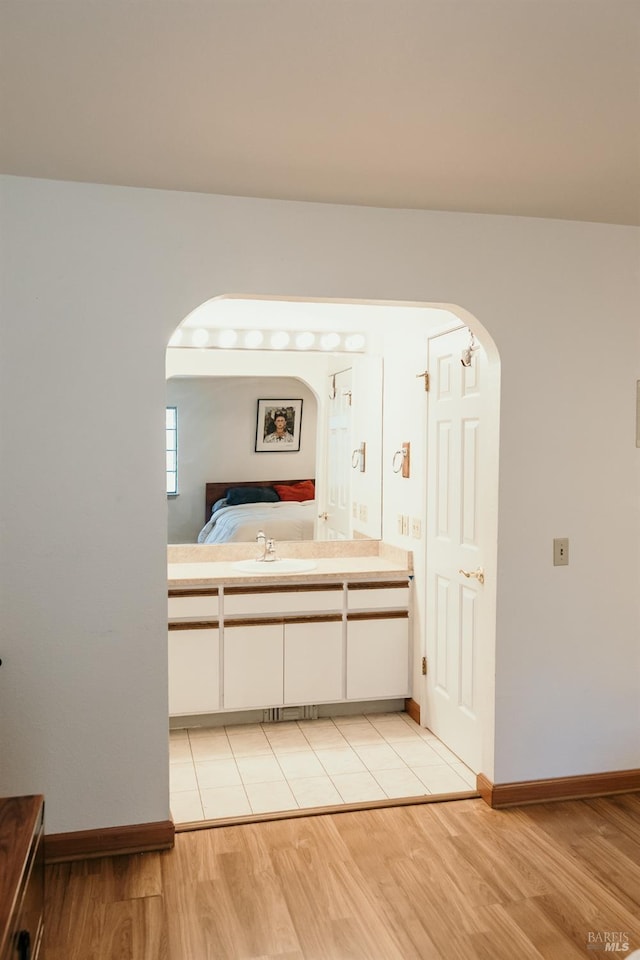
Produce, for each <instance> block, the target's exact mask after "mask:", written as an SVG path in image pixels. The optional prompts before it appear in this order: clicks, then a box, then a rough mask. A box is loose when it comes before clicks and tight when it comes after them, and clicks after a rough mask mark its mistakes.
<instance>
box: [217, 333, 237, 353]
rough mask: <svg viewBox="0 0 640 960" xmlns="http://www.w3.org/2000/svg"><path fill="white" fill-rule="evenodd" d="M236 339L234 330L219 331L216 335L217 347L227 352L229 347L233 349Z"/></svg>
mask: <svg viewBox="0 0 640 960" xmlns="http://www.w3.org/2000/svg"><path fill="white" fill-rule="evenodd" d="M237 339H238V334H237V333H236V331H235V330H221V331H220V333H219V334H218V346H219V347H222V348H223V350H228V349H229V347H235V345H236V341H237Z"/></svg>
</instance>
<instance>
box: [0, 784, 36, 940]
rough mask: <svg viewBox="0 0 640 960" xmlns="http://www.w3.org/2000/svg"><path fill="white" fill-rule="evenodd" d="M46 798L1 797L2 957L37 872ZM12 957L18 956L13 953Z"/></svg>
mask: <svg viewBox="0 0 640 960" xmlns="http://www.w3.org/2000/svg"><path fill="white" fill-rule="evenodd" d="M43 810H44V796H43V795H42V794H39V793H36V794H28V795H26V796H12V797H0V956H1V957H5V956H8V955H9V954H8V952H7V945H8V943H9V939H10V938H11V936H12V930H13V927H12V923H13V922H14V921H15V919H16V916H17V911H18V908H19V905H20V900H21V897H22V896H23V895H24V889H25V887H24V884H25V883H26V882H28V878H29V874H30V872H31V870H32V869H33V864H34V857H36V856H37V854H36V844H37V842H38V841H37V838H38V836H39V834H40V832H41V830H42V818H43ZM11 955H12V956H13V955H14V953H13V951H11Z"/></svg>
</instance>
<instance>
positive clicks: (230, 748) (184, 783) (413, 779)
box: [170, 713, 476, 824]
mask: <svg viewBox="0 0 640 960" xmlns="http://www.w3.org/2000/svg"><path fill="white" fill-rule="evenodd" d="M170 757H171V813H172V816H173V819H174V822H175V823H176V824H181V823H192V822H195V821H202V820H217V819H221V818H227V817H242V816H251V815H254V814H262V813H275V812H277V811H285V810H298V809H305V808H306V809H311V808H314V807H325V806H334V805H339V804H347V803H363V802H366V801H371V800H387V799H399V798H402V797H414V796H424V795H428V794H439V793H447V794H451V793H466V792H468V791H469V790H475V783H476V778H475V774H473V773H472V771H471V770H469V768H468V767H466V766H465V765H464V764H463V763H461V762H460V760H459V759H458V758H457V757H456V756H455V755H454V754H453V753H451V751H450V750H448V749H447V747H445V746H444V744H442V743H441V742H440V741H439V740H438V739H437V737H435V736H434V735H433V734H432V733H431V732H430V731H429V730H425V729H424V728H422V727H420V726H419V725H418V724H417V723H415V722H414V721H413V720H412V719H411V718H410V717H409V716H408V715H407V714H406V713H383V714H380V713H378V714H368V715H358V716H349V717H330V718H322V719H319V720H298V721H292V722H284V723H257V724H246V725H238V726H228V727H217V728H205V727H197V728H192V729H188V730H172V731H171V733H170Z"/></svg>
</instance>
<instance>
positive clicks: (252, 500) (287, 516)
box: [198, 479, 316, 543]
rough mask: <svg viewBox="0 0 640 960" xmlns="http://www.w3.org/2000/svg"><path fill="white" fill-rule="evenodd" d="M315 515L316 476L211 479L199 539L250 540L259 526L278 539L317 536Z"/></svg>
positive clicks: (219, 541) (218, 540)
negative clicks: (290, 478)
mask: <svg viewBox="0 0 640 960" xmlns="http://www.w3.org/2000/svg"><path fill="white" fill-rule="evenodd" d="M315 519H316V504H315V481H314V480H313V479H304V480H251V481H247V480H239V481H229V480H227V481H220V482H215V483H207V484H206V487H205V525H204V527H203V528H202V530H201V531H200V533H199V534H198V543H246V542H250V541H253V540H255V538H256V534H257V533H258V530H264V532H265V534H266V536H267V537H271V538H273V539H274V540H276V541H277V540H313V538H314V535H315Z"/></svg>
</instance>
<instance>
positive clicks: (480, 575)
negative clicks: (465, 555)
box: [458, 567, 484, 583]
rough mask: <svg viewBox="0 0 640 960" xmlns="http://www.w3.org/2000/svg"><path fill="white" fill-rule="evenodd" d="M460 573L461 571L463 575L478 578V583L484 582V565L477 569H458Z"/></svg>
mask: <svg viewBox="0 0 640 960" xmlns="http://www.w3.org/2000/svg"><path fill="white" fill-rule="evenodd" d="M458 573H461V574H462V576H463V577H466V578H467V580H468V579H469V578H473V579H474V580H477V581H478V583H484V570H483V569H482V567H478V569H477V570H458Z"/></svg>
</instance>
